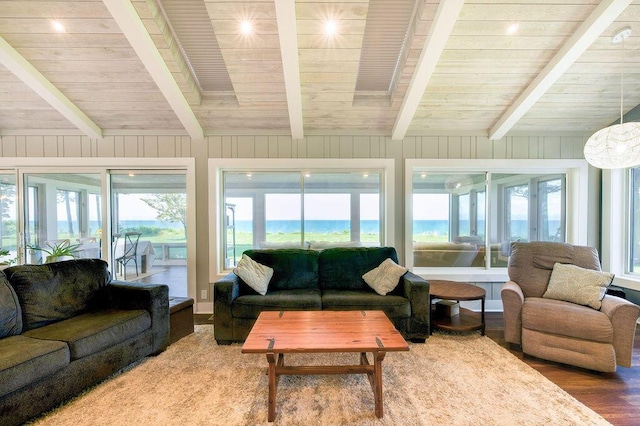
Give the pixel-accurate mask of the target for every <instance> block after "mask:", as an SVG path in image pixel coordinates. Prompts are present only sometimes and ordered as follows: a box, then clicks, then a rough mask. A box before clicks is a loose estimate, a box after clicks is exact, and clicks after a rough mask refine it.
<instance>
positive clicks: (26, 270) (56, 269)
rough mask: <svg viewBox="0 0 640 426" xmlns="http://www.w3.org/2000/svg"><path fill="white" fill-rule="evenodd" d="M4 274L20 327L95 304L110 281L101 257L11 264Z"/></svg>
mask: <svg viewBox="0 0 640 426" xmlns="http://www.w3.org/2000/svg"><path fill="white" fill-rule="evenodd" d="M5 274H6V275H7V278H8V279H9V282H10V283H11V285H12V286H13V289H14V290H15V292H16V294H17V295H18V299H19V301H20V306H21V308H22V320H23V329H24V330H23V331H27V330H31V329H33V328H38V327H42V326H43V325H47V324H51V323H54V322H58V321H62V320H65V319H68V318H71V317H74V316H76V315H78V314H80V313H82V312H86V311H88V310H90V309H94V308H96V307H97V306H98V305H99V303H100V301H103V300H104V299H105V297H106V294H104V293H105V292H106V290H105V287H106V286H107V284H109V282H111V274H110V273H109V269H108V268H107V263H106V262H105V261H103V260H100V259H77V260H68V261H65V262H55V263H45V264H44V265H19V266H12V267H10V268H7V269H5ZM103 294H104V295H103Z"/></svg>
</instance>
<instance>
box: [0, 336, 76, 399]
mask: <svg viewBox="0 0 640 426" xmlns="http://www.w3.org/2000/svg"><path fill="white" fill-rule="evenodd" d="M69 359H70V357H69V348H68V346H67V345H66V344H65V343H64V342H59V341H55V340H40V339H31V338H29V337H25V336H11V337H6V338H4V339H2V343H0V383H1V384H2V386H0V397H3V396H5V395H7V394H9V393H11V392H13V391H15V390H18V389H20V388H21V387H23V386H26V385H28V384H30V383H33V382H36V381H38V380H40V379H41V378H42V377H46V376H48V375H50V374H53V373H55V372H56V371H58V370H59V369H61V368H63V367H65V366H67V365H68V364H69Z"/></svg>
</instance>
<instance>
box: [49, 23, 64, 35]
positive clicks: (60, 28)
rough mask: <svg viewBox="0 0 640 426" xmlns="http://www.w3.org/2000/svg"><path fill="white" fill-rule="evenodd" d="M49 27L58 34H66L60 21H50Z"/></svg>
mask: <svg viewBox="0 0 640 426" xmlns="http://www.w3.org/2000/svg"><path fill="white" fill-rule="evenodd" d="M51 26H52V27H53V29H54V30H55V31H56V32H58V33H65V32H67V29H66V28H65V26H64V24H63V23H62V22H60V21H51Z"/></svg>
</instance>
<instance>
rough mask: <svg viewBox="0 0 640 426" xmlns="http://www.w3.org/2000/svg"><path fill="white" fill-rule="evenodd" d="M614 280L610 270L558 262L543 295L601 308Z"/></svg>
mask: <svg viewBox="0 0 640 426" xmlns="http://www.w3.org/2000/svg"><path fill="white" fill-rule="evenodd" d="M612 281H613V274H611V273H608V272H601V271H596V270H593V269H584V268H581V267H579V266H575V265H568V264H563V263H556V264H555V265H553V271H551V278H550V279H549V285H548V286H547V291H546V292H545V293H544V294H543V295H542V297H546V298H548V299H556V300H564V301H566V302H572V303H576V304H578V305H584V306H589V307H592V308H593V309H600V306H602V302H601V300H602V298H603V297H604V294H605V293H606V291H607V287H608V286H609V284H611V282H612Z"/></svg>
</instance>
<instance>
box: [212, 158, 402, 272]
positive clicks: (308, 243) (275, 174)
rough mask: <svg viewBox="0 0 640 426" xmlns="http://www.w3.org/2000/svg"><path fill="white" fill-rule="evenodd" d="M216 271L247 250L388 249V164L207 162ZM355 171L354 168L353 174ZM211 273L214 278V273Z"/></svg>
mask: <svg viewBox="0 0 640 426" xmlns="http://www.w3.org/2000/svg"><path fill="white" fill-rule="evenodd" d="M210 163H211V164H212V168H211V169H210V171H211V175H210V176H211V178H212V185H211V188H212V189H213V188H217V189H216V193H217V194H216V196H212V197H211V199H212V200H213V199H215V206H212V208H211V209H210V210H211V211H212V212H214V213H215V212H221V213H216V216H215V219H214V220H215V221H216V222H217V224H218V229H219V230H220V231H218V232H216V233H215V234H214V235H216V236H217V238H215V240H213V241H212V245H213V246H215V247H216V251H217V257H218V259H219V262H218V268H222V269H230V268H233V267H234V266H235V265H236V264H237V262H238V261H239V260H240V258H241V257H242V253H243V252H244V251H245V250H247V249H251V248H254V249H273V248H302V249H308V250H323V249H326V248H331V247H366V246H371V247H374V246H381V245H385V244H388V243H389V241H391V243H392V244H393V240H394V238H393V237H394V234H393V226H392V225H390V224H393V218H394V212H393V205H394V204H393V199H392V197H393V189H392V188H393V160H389V159H366V160H359V161H357V162H354V161H352V160H343V159H322V160H318V159H316V160H300V159H297V160H292V161H288V160H284V159H265V160H261V159H253V160H236V159H225V160H221V159H218V160H211V161H210ZM354 164H357V165H358V167H353V166H354ZM215 273H218V272H217V271H215Z"/></svg>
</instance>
